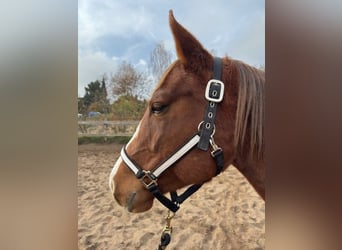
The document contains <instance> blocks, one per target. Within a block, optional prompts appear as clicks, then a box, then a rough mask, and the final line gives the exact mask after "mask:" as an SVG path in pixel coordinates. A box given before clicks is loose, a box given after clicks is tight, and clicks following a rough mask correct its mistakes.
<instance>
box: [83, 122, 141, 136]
mask: <svg viewBox="0 0 342 250" xmlns="http://www.w3.org/2000/svg"><path fill="white" fill-rule="evenodd" d="M138 124H139V121H78V137H82V136H132V135H133V133H134V131H135V130H136V128H137V126H138Z"/></svg>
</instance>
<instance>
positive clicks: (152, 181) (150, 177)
mask: <svg viewBox="0 0 342 250" xmlns="http://www.w3.org/2000/svg"><path fill="white" fill-rule="evenodd" d="M221 74H222V60H221V58H218V57H215V58H214V63H213V79H212V80H210V81H209V82H208V84H207V87H206V91H205V98H206V99H207V101H208V103H207V107H206V110H205V115H204V118H203V121H201V122H200V124H199V125H198V132H196V133H195V134H194V135H193V136H192V137H191V138H190V139H188V140H187V141H186V142H185V143H184V144H183V145H182V146H180V147H179V148H178V149H177V150H176V151H175V152H174V153H173V154H172V155H171V156H170V157H169V158H167V159H166V160H164V161H163V162H162V163H161V164H159V165H158V166H157V167H155V168H154V169H153V170H143V169H142V168H141V167H140V166H139V165H138V164H137V163H136V162H134V160H132V159H131V158H130V157H129V156H128V154H127V151H126V146H127V145H126V146H125V147H123V148H122V150H121V158H122V160H123V162H124V163H125V164H126V166H127V167H128V168H129V169H131V170H132V172H133V173H134V174H135V176H136V177H137V179H139V180H140V181H141V183H142V184H143V185H144V186H145V187H146V189H148V190H149V191H150V192H151V193H152V194H153V195H154V196H155V198H157V199H158V200H159V201H160V202H161V203H162V204H163V205H164V206H165V207H167V208H168V209H169V210H171V211H172V212H174V213H175V212H176V211H177V210H178V209H179V207H180V204H181V203H183V201H185V200H186V199H187V198H189V197H190V196H191V195H192V194H193V193H195V192H196V191H197V190H198V189H199V188H200V187H201V186H202V184H194V185H192V186H190V187H189V188H188V189H187V190H186V191H185V192H184V193H183V194H181V195H178V194H177V193H176V192H170V195H171V199H168V198H167V197H166V196H164V195H163V194H162V192H161V191H160V189H159V187H158V183H157V181H158V177H159V176H160V175H161V174H162V173H164V172H165V171H166V170H167V169H168V168H170V167H172V166H173V164H174V163H176V162H177V161H178V160H179V159H181V158H182V157H183V156H185V155H186V154H187V153H188V152H189V151H190V150H192V149H193V148H194V147H195V146H196V145H197V148H199V149H201V150H203V151H207V150H208V148H209V144H210V145H211V146H212V148H213V151H212V152H211V156H212V157H213V159H214V160H215V163H216V175H218V174H219V173H220V172H221V171H222V168H223V166H224V159H223V151H222V149H221V148H220V147H218V146H217V145H216V143H215V141H214V133H215V124H214V122H215V116H216V108H217V104H218V103H220V102H221V101H222V99H223V95H224V84H223V82H222V81H221Z"/></svg>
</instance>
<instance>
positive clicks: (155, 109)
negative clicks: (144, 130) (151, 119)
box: [151, 102, 167, 115]
mask: <svg viewBox="0 0 342 250" xmlns="http://www.w3.org/2000/svg"><path fill="white" fill-rule="evenodd" d="M166 108H167V105H165V104H162V103H159V102H156V103H153V104H152V107H151V111H152V113H153V114H156V115H158V114H161V113H162V112H164V111H165V110H166Z"/></svg>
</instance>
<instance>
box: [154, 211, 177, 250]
mask: <svg viewBox="0 0 342 250" xmlns="http://www.w3.org/2000/svg"><path fill="white" fill-rule="evenodd" d="M173 217H175V213H173V212H171V211H170V210H169V211H168V213H167V216H166V217H165V220H166V226H165V227H164V229H163V231H162V235H161V237H160V244H159V246H158V250H164V249H166V247H167V246H168V245H169V243H170V242H171V233H172V226H171V220H172V219H173Z"/></svg>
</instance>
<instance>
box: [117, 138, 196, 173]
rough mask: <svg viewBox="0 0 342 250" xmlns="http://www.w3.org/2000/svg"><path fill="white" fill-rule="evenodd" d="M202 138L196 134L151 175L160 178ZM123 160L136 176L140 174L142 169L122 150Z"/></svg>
mask: <svg viewBox="0 0 342 250" xmlns="http://www.w3.org/2000/svg"><path fill="white" fill-rule="evenodd" d="M199 140H200V136H199V135H198V134H196V135H195V136H194V137H192V138H191V139H190V140H189V141H188V142H187V143H186V144H185V145H184V146H182V147H181V148H180V149H179V150H177V152H175V153H174V154H173V155H172V156H171V157H170V158H168V159H167V160H166V161H165V162H164V163H163V164H161V165H160V166H159V167H157V168H155V169H154V170H152V171H151V172H150V173H151V174H153V175H154V176H155V177H156V178H158V177H159V176H160V175H161V174H162V173H163V172H164V171H165V170H167V169H168V168H169V167H171V166H172V165H173V164H174V163H175V162H176V161H178V160H179V159H180V158H182V157H183V156H184V155H185V154H186V153H187V152H189V151H190V150H191V149H192V148H193V147H194V146H196V144H197V143H198V142H199ZM121 158H122V160H123V162H124V163H125V164H126V165H127V167H129V168H130V169H131V170H132V171H133V173H134V174H135V175H137V174H138V173H139V171H141V170H142V169H140V168H139V167H138V166H136V164H135V163H134V162H132V161H131V159H130V158H129V157H128V156H127V153H126V152H125V149H124V148H122V150H121Z"/></svg>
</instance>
